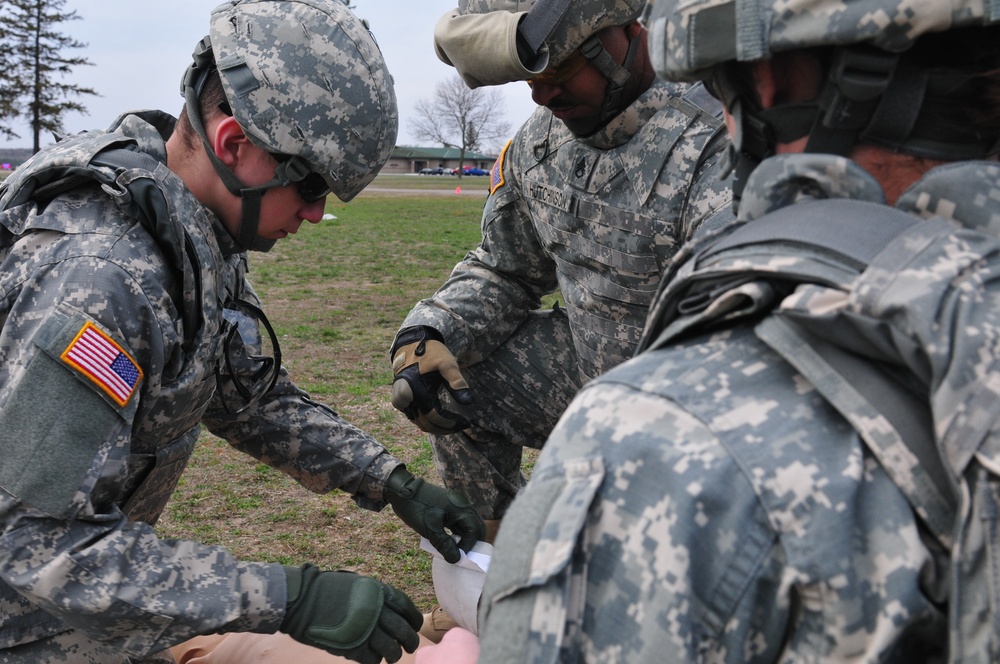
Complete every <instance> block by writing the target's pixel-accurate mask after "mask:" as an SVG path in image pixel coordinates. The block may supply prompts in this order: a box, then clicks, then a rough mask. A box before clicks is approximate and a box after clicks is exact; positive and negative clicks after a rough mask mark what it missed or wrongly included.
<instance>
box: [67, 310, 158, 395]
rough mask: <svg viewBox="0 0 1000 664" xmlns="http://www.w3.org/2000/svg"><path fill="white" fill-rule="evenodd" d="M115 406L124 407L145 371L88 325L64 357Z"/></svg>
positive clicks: (107, 337) (68, 348)
mask: <svg viewBox="0 0 1000 664" xmlns="http://www.w3.org/2000/svg"><path fill="white" fill-rule="evenodd" d="M60 358H61V359H62V361H63V362H65V363H66V364H68V365H70V366H71V367H73V368H74V369H76V370H77V371H79V372H80V373H82V374H83V375H84V376H86V377H87V379H88V380H90V381H91V382H92V383H94V384H95V385H97V386H98V387H99V388H101V390H103V391H104V393H105V394H107V395H108V396H109V397H111V398H112V399H113V400H114V402H115V403H117V404H118V405H119V406H124V405H125V404H127V403H128V402H129V399H131V398H132V395H133V394H135V389H136V387H137V386H138V385H139V381H141V380H142V369H140V368H139V365H137V364H136V363H135V360H133V359H132V357H131V356H130V355H129V354H128V353H126V352H125V351H124V350H123V349H122V347H121V346H119V345H118V344H117V343H116V342H115V340H114V339H112V338H111V337H109V336H108V335H106V334H104V333H103V332H101V331H100V330H99V329H97V327H95V326H94V324H93V323H90V322H87V323H85V324H84V326H83V328H82V329H81V330H80V332H79V333H78V334H77V335H76V337H75V338H74V339H73V341H72V342H71V343H70V345H69V346H67V347H66V350H64V351H63V353H62V355H61V356H60Z"/></svg>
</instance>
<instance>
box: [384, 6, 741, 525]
mask: <svg viewBox="0 0 1000 664" xmlns="http://www.w3.org/2000/svg"><path fill="white" fill-rule="evenodd" d="M547 4H552V3H550V2H549V3H546V2H543V3H539V4H538V5H536V6H537V7H544V6H545V5H547ZM642 5H643V3H642V2H641V1H640V0H629V1H627V2H617V3H608V2H605V1H604V0H570V1H569V2H568V3H567V7H566V11H565V13H564V14H563V15H562V18H561V20H560V21H559V22H557V23H555V24H552V25H550V26H548V28H549V29H548V30H543V31H542V32H540V33H539V34H540V37H539V38H538V40H537V43H534V44H532V43H531V42H530V41H528V42H526V41H525V38H524V36H523V35H522V34H521V32H519V29H520V28H519V27H518V26H521V27H524V26H528V25H535V26H536V27H537V26H538V25H539V21H537V20H535V19H534V18H533V17H532V14H530V13H527V12H528V10H529V8H531V7H532V3H531V2H523V1H522V2H508V1H505V0H462V1H461V2H459V6H458V8H457V9H456V10H454V11H452V12H449V13H448V14H446V15H445V16H444V17H443V18H442V19H441V20H440V22H439V23H438V26H437V28H436V31H435V45H436V48H437V51H438V55H439V57H441V59H442V60H444V61H445V62H448V63H449V64H452V65H454V66H455V67H456V68H457V69H458V71H459V73H460V75H461V76H462V77H463V79H464V80H465V81H466V82H467V83H468V84H469V85H470V86H472V87H476V86H478V85H495V84H500V83H506V82H509V81H513V80H525V79H527V81H528V84H529V85H530V86H531V94H532V98H533V99H534V101H535V102H536V103H537V104H538V105H539V106H540V107H541V108H539V109H538V110H536V112H535V113H534V114H533V115H532V116H531V117H530V118H529V119H528V121H527V122H526V123H525V124H524V125H523V126H522V127H521V128H520V129H519V130H518V131H517V132H516V134H515V135H514V138H513V140H511V141H510V142H509V143H508V144H507V145H506V147H504V148H503V150H502V152H501V154H500V156H499V159H498V160H497V162H496V164H495V165H494V167H493V171H492V182H491V186H490V193H489V197H488V199H487V201H486V205H485V209H484V211H483V216H482V230H483V239H482V243H481V244H480V245H479V246H478V247H477V248H476V249H474V250H472V251H471V252H469V254H468V255H467V256H466V257H465V259H464V260H463V261H462V262H461V263H459V264H458V265H457V266H456V267H455V269H454V271H453V272H452V274H451V277H450V278H449V279H448V280H447V282H445V284H444V285H443V286H441V288H440V289H438V291H437V292H436V293H435V294H434V295H433V296H431V297H429V298H428V299H425V300H422V301H421V302H419V303H418V304H417V305H416V306H415V307H414V308H413V310H412V311H411V312H410V313H409V315H408V316H407V317H406V319H405V320H404V321H403V323H402V326H401V329H400V331H399V333H398V335H397V337H396V339H395V341H394V343H393V346H392V349H391V352H390V356H391V357H392V361H393V370H394V373H395V375H396V380H395V382H394V386H393V403H394V404H395V405H396V407H397V408H399V409H400V410H402V411H403V412H404V413H406V414H407V416H408V417H409V418H410V419H411V420H414V421H415V423H416V424H417V425H418V426H420V428H422V429H423V430H424V431H427V432H429V433H431V434H432V436H431V441H432V443H433V447H434V455H435V463H436V467H437V469H438V471H439V473H440V474H441V476H442V478H443V479H444V481H445V484H446V485H447V486H449V487H450V488H452V489H455V490H457V491H459V492H461V493H463V494H464V495H467V496H468V497H469V498H470V500H471V501H472V502H473V503H474V504H475V505H476V506H477V508H478V509H479V510H480V513H481V515H482V516H483V517H484V518H485V519H486V520H487V528H488V530H489V531H490V532H492V531H493V530H494V529H495V527H496V526H497V524H498V523H499V522H498V520H499V519H500V518H501V517H502V516H503V514H504V512H505V511H506V509H507V507H508V506H509V504H510V502H511V500H512V499H513V497H514V496H515V495H516V494H517V492H518V491H519V490H520V488H521V487H522V485H523V481H524V480H523V477H522V475H521V472H520V466H521V456H522V449H523V447H525V446H527V447H533V448H540V447H541V446H542V443H543V442H544V441H545V439H546V437H547V436H548V434H549V432H550V430H551V428H552V426H553V425H554V424H555V422H556V420H557V419H558V417H559V416H560V414H561V413H562V412H563V410H564V409H565V407H566V405H567V404H568V403H569V401H570V400H571V399H572V397H573V395H574V394H575V393H576V391H577V390H578V389H579V387H580V385H582V384H583V382H585V381H586V380H588V379H589V378H592V377H594V376H596V375H598V374H600V373H602V372H604V371H606V370H608V369H610V368H611V367H613V366H615V365H616V364H618V363H619V362H622V361H623V360H625V359H627V358H629V357H631V355H632V354H633V352H634V350H635V347H636V344H637V343H638V341H639V336H640V333H641V330H642V324H643V321H644V319H645V316H646V312H647V309H648V307H649V304H650V302H651V300H652V296H653V294H654V292H655V289H656V286H657V284H658V282H659V279H660V275H661V273H662V271H663V270H664V269H665V267H666V265H667V263H668V262H669V261H670V259H671V257H672V256H673V255H674V253H675V252H676V251H677V249H678V247H679V246H680V245H681V244H682V243H683V242H684V241H685V240H686V239H687V238H688V237H690V236H691V235H692V233H693V232H694V231H695V229H696V228H698V227H699V226H700V225H702V224H705V223H709V224H715V223H718V224H723V223H725V222H726V221H728V220H730V219H731V211H730V200H731V197H730V192H729V189H728V187H727V185H725V184H724V183H723V182H722V178H721V177H720V174H719V173H720V161H721V159H720V158H721V156H722V155H723V153H724V150H723V148H724V147H725V145H726V140H725V132H724V129H723V127H722V123H721V121H720V118H719V117H718V115H719V110H720V109H719V107H718V104H717V103H716V102H715V100H713V99H711V98H710V97H709V96H708V95H707V94H706V93H705V91H704V89H703V88H702V87H701V86H695V87H694V88H690V87H688V86H686V85H679V84H673V83H666V82H664V81H661V80H657V79H655V76H654V73H653V71H652V69H651V67H650V64H649V58H648V54H647V51H646V48H645V40H646V36H645V30H644V29H643V28H642V27H641V26H640V25H639V23H638V22H637V21H636V19H637V17H638V15H639V13H640V11H641V9H642ZM542 25H544V22H543V23H542ZM536 32H538V31H537V30H536ZM505 56H506V57H507V60H504V57H505ZM653 146H659V149H656V150H654V149H652V147H653ZM556 290H558V291H559V292H560V293H561V295H562V298H563V300H564V301H565V307H556V308H553V309H552V310H540V309H539V307H540V300H541V298H542V297H543V296H544V295H546V294H548V293H552V292H554V291H556Z"/></svg>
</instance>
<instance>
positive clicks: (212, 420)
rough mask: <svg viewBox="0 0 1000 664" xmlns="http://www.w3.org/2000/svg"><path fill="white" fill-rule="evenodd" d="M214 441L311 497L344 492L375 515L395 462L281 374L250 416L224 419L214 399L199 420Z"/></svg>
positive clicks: (380, 505)
mask: <svg viewBox="0 0 1000 664" xmlns="http://www.w3.org/2000/svg"><path fill="white" fill-rule="evenodd" d="M203 421H204V423H205V425H206V426H207V427H208V429H209V430H210V431H211V432H212V433H213V434H215V435H217V436H219V437H220V438H223V439H225V440H227V441H229V443H230V444H231V445H232V446H233V447H235V448H236V449H238V450H240V451H241V452H245V453H246V454H249V455H251V456H253V457H254V458H256V459H259V460H260V461H261V462H262V463H266V464H267V465H269V466H272V467H274V468H277V469H278V470H280V471H282V472H284V473H286V474H287V475H289V476H290V477H292V478H294V479H295V481H297V482H298V483H299V484H301V485H302V486H304V487H306V488H307V489H309V490H310V491H315V492H316V493H326V492H329V491H333V490H334V489H340V490H342V491H346V492H347V493H350V494H352V495H353V496H354V501H355V502H356V503H357V504H358V505H360V506H361V507H364V508H365V509H370V510H374V511H378V510H380V509H382V508H383V507H384V506H385V502H384V501H383V499H382V489H383V487H384V485H385V480H387V479H388V477H389V474H390V473H392V471H393V469H395V468H396V466H398V465H399V464H400V461H399V460H398V459H396V458H395V457H394V456H392V455H391V454H389V452H388V451H386V449H385V448H384V447H383V446H382V444H381V443H379V442H378V441H377V440H375V439H374V438H372V436H370V435H369V434H367V433H365V432H364V431H362V430H361V429H358V428H357V427H355V426H353V425H351V424H349V423H348V422H345V421H344V420H343V419H341V418H340V416H338V415H337V413H336V412H334V411H333V410H332V409H331V408H329V407H328V406H326V405H324V404H321V403H318V402H316V401H313V400H312V399H311V398H310V396H309V395H308V394H306V393H305V392H303V391H302V390H300V389H299V388H298V387H296V386H295V384H294V383H292V381H291V380H290V379H289V377H288V374H287V372H286V371H285V370H284V369H282V370H281V375H280V376H279V379H278V382H277V384H276V385H275V386H274V388H273V389H272V390H271V391H270V392H268V393H267V395H266V396H265V397H264V398H262V399H261V401H260V402H259V403H257V404H255V405H254V406H253V407H252V408H251V409H250V410H248V411H247V412H245V413H241V414H239V415H235V416H234V415H229V414H227V413H226V411H225V410H224V409H223V408H222V406H221V404H220V403H219V401H218V399H217V398H216V399H214V400H213V407H212V408H211V409H210V410H209V412H208V413H207V414H206V416H205V418H204V420H203Z"/></svg>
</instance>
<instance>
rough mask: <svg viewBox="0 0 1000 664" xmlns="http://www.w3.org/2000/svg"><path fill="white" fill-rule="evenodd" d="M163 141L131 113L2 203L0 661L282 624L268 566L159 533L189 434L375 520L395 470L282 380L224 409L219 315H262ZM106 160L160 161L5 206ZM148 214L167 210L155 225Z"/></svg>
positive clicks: (121, 648) (58, 657)
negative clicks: (112, 152) (243, 307)
mask: <svg viewBox="0 0 1000 664" xmlns="http://www.w3.org/2000/svg"><path fill="white" fill-rule="evenodd" d="M147 120H148V121H150V122H153V123H155V124H156V127H155V128H154V126H153V125H151V124H149V123H148V122H147ZM172 127H173V118H169V117H168V116H165V115H163V114H158V113H147V114H144V115H143V116H142V117H140V116H138V115H128V116H124V118H123V119H122V120H121V121H120V124H117V126H116V127H115V128H113V130H112V131H111V132H110V133H104V132H92V133H89V134H85V135H81V136H79V137H76V138H73V139H69V140H66V141H64V142H62V143H59V144H56V145H55V146H53V147H52V148H50V149H48V150H46V151H43V152H41V153H39V154H38V155H36V157H34V158H33V160H32V161H30V162H28V163H27V164H25V165H24V166H22V167H21V169H19V171H18V172H17V173H15V174H14V175H13V176H11V178H10V180H9V181H8V187H7V189H6V191H5V192H4V196H3V198H2V199H0V207H2V208H3V212H2V213H0V323H2V328H0V348H2V351H0V357H2V360H3V361H2V362H0V430H2V431H3V445H2V447H3V457H4V461H3V464H2V466H0V524H2V532H0V661H18V662H24V661H31V662H36V661H74V662H79V661H99V662H116V661H121V662H124V661H134V659H130V658H138V657H141V656H143V655H145V654H147V653H150V652H155V651H158V650H162V649H163V648H166V647H168V646H171V645H173V644H175V643H178V642H180V641H183V640H185V639H188V638H190V637H192V636H195V635H197V634H206V633H212V632H218V631H261V632H273V631H275V630H277V629H278V627H279V625H280V624H281V621H282V618H283V615H284V607H285V603H286V598H285V574H284V571H283V569H282V567H281V566H280V565H276V564H264V563H253V562H244V561H240V560H237V559H235V558H234V557H233V556H231V555H230V554H229V553H227V552H226V551H225V550H223V549H221V548H218V547H212V546H203V545H200V544H197V543H194V542H188V541H170V542H168V541H164V540H160V539H158V538H157V536H156V534H155V533H154V531H153V528H152V526H153V524H155V522H156V520H157V518H158V516H159V514H160V512H161V511H162V510H163V507H164V504H165V503H166V501H167V499H168V498H169V496H170V493H171V491H172V490H173V488H174V486H175V484H176V482H177V479H178V477H179V475H180V473H181V472H182V471H183V469H184V466H185V464H186V462H187V460H188V457H189V455H190V454H191V451H192V448H193V447H194V444H195V441H196V439H197V436H198V433H199V425H200V424H201V423H202V422H204V423H205V425H206V426H207V427H208V429H209V430H210V431H211V432H212V433H214V434H216V435H218V436H220V437H222V438H224V439H226V440H228V441H229V442H230V443H231V444H232V445H233V446H234V447H236V448H237V449H239V450H241V451H243V452H246V453H248V454H250V455H252V456H254V457H256V458H257V459H259V460H261V461H263V462H265V463H267V464H269V465H271V466H274V467H276V468H279V469H281V470H282V471H284V472H286V473H288V474H289V475H291V476H292V477H294V478H295V479H296V480H297V481H299V482H300V483H301V484H303V485H304V486H305V487H307V488H308V489H310V490H312V491H316V492H327V491H332V490H333V489H337V488H340V489H343V490H345V491H348V492H350V493H352V494H356V498H355V500H357V501H358V502H359V503H360V504H362V505H363V506H366V507H369V508H372V509H378V508H380V507H381V506H382V486H383V481H384V479H385V478H386V477H388V475H389V474H390V472H391V471H392V470H393V469H394V468H395V467H396V466H397V465H398V461H396V460H395V459H394V458H393V457H391V456H390V455H389V454H388V453H387V452H386V451H385V449H383V448H382V446H381V445H379V444H378V443H377V442H376V441H375V440H373V439H371V438H370V437H369V436H368V435H366V434H365V433H363V432H362V431H359V430H358V429H356V428H354V427H353V426H351V425H349V424H347V423H346V422H344V421H343V420H341V419H340V418H339V417H338V416H337V415H336V413H334V412H333V411H331V410H330V409H328V408H326V407H325V406H323V405H321V404H318V403H316V402H314V401H312V400H311V399H310V398H309V396H308V395H307V394H305V393H304V392H302V391H301V390H299V389H298V388H296V387H295V385H294V384H293V383H292V382H291V381H290V380H289V378H288V376H287V375H286V373H285V372H284V370H283V369H282V370H281V372H280V376H279V379H278V382H277V384H276V386H275V387H274V389H273V390H271V391H270V392H269V393H268V394H267V395H266V396H264V397H263V398H262V399H260V400H259V401H258V402H256V403H255V404H254V405H253V406H251V407H250V408H249V409H248V410H246V411H245V412H243V413H241V414H239V415H229V414H227V411H225V410H224V409H223V408H221V407H220V402H219V399H218V396H217V395H216V384H217V383H216V376H215V369H216V367H217V366H219V363H220V361H221V360H222V354H223V336H224V334H226V333H227V332H228V330H229V328H228V327H227V326H226V325H225V324H224V311H226V315H231V312H229V311H228V310H227V309H224V308H225V307H227V305H228V303H229V302H231V301H232V299H233V298H243V299H245V300H247V301H249V302H251V303H256V302H257V300H256V296H255V295H254V293H253V291H252V289H251V287H250V285H249V284H248V283H247V281H246V280H245V278H244V272H245V270H246V256H245V254H243V253H239V252H238V251H237V250H236V248H235V246H234V245H233V243H232V240H231V238H230V237H229V235H228V233H227V232H226V231H225V230H224V229H223V228H222V226H221V224H220V222H219V220H218V219H217V218H216V217H215V216H214V215H213V214H212V213H211V212H210V211H209V210H208V209H207V208H205V207H204V206H202V205H201V204H200V203H199V202H198V201H197V200H196V199H195V198H194V196H193V195H192V194H191V193H190V191H188V190H187V189H186V187H185V186H184V185H183V183H182V182H181V180H180V179H179V178H177V177H176V176H175V175H173V174H172V172H171V171H170V170H168V169H167V167H166V149H165V145H164V136H166V135H167V134H168V133H169V131H171V130H172ZM158 129H159V131H158ZM160 132H162V136H161V133H160ZM108 146H110V147H124V148H130V149H133V150H135V151H138V152H141V153H143V154H145V155H148V156H149V157H150V160H151V162H152V164H154V166H153V167H152V168H150V169H145V170H144V169H135V168H133V169H126V170H125V171H124V172H123V173H122V174H121V175H120V177H119V179H118V183H117V184H114V183H113V184H110V185H106V186H105V187H104V189H103V190H102V188H101V187H99V186H98V185H97V184H96V183H93V184H89V185H84V186H79V187H77V188H75V189H73V190H71V191H69V192H67V193H64V194H62V195H60V196H57V197H56V198H54V199H52V200H51V201H50V202H48V203H47V204H46V205H39V206H36V205H35V204H34V203H32V202H30V201H28V202H24V201H23V200H19V198H18V197H19V196H20V195H21V194H24V193H25V192H28V191H30V188H29V187H28V183H29V182H30V179H31V178H33V177H35V178H37V179H38V182H39V184H44V183H45V181H46V178H47V177H48V176H47V175H46V173H47V170H46V169H49V168H55V169H59V170H60V172H61V173H66V172H72V171H73V170H74V169H85V167H86V164H87V163H88V161H89V160H90V158H91V157H92V156H93V155H94V154H95V153H97V152H98V151H99V150H101V149H102V148H105V147H108ZM114 175H115V174H114V173H112V174H111V176H112V178H113V177H114ZM143 179H144V180H146V181H147V183H148V185H149V186H148V190H147V191H149V192H150V195H149V196H148V197H144V196H143V197H139V196H133V194H132V193H130V190H128V189H126V186H125V185H127V184H128V183H129V182H131V181H133V180H143ZM155 200H159V201H160V205H161V207H160V208H159V211H160V212H161V213H162V214H160V215H153V216H149V215H148V212H149V209H150V208H154V209H155V208H156V206H155V204H154V203H151V201H155ZM144 213H145V214H144ZM86 330H90V331H91V333H92V334H97V335H99V336H100V337H101V338H102V339H104V342H103V345H104V346H105V348H106V349H110V350H112V351H113V352H114V353H117V354H118V358H117V360H115V362H116V366H117V368H118V369H119V373H120V374H121V375H122V376H123V379H122V380H124V381H126V382H125V386H124V387H122V388H121V391H118V392H116V391H113V390H111V389H109V387H108V385H109V384H110V383H111V382H112V381H111V379H108V378H107V377H104V378H102V377H101V376H97V377H92V376H90V375H88V373H87V372H86V371H85V370H84V369H82V368H80V367H79V363H77V364H74V362H73V361H72V357H71V355H70V353H69V351H70V349H73V348H78V347H79V346H78V335H79V334H80V333H82V332H84V331H86ZM246 336H247V339H248V340H249V341H251V342H252V339H253V336H252V335H246ZM241 338H242V337H241V336H240V335H237V336H236V337H235V338H234V340H233V344H234V347H236V346H238V345H239V341H240V339H241ZM242 356H243V355H242V354H239V353H235V359H236V360H237V365H236V367H235V368H234V370H235V371H240V365H239V364H238V360H239V359H240V357H242ZM88 366H91V368H93V365H88ZM94 370H95V371H96V369H94ZM119 387H120V386H119ZM231 389H232V384H231V379H229V377H228V375H227V377H226V378H224V382H223V390H226V391H227V393H228V392H229V391H231ZM70 630H72V631H70ZM90 639H95V640H99V641H101V642H102V643H95V642H94V641H91V640H90Z"/></svg>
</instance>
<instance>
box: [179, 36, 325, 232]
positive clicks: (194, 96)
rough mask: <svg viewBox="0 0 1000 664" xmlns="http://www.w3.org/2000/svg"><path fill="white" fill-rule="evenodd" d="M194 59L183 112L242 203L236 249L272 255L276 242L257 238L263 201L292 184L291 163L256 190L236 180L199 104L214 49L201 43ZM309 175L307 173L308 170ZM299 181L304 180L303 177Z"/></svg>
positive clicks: (187, 77)
mask: <svg viewBox="0 0 1000 664" xmlns="http://www.w3.org/2000/svg"><path fill="white" fill-rule="evenodd" d="M193 57H194V63H193V64H192V65H191V66H190V67H189V68H188V70H187V72H186V73H185V75H184V80H183V81H182V82H181V93H182V94H183V95H184V108H185V110H186V111H187V115H188V120H189V121H190V122H191V127H192V128H193V129H194V131H195V133H196V134H198V137H199V138H200V139H201V142H202V145H203V146H204V148H205V154H207V155H208V158H209V160H210V161H211V163H212V167H213V168H214V169H215V172H216V173H218V175H219V178H220V179H221V180H222V183H223V184H224V185H225V186H226V189H228V190H229V193H231V194H233V195H234V196H238V197H239V198H240V200H241V203H242V208H241V215H240V224H239V228H238V229H237V233H236V237H235V238H234V240H235V242H236V244H237V246H238V247H239V248H240V249H241V250H243V251H270V249H271V247H273V246H274V243H275V240H267V239H264V238H262V237H260V236H258V235H257V229H258V228H259V226H260V209H261V199H262V198H263V196H264V194H265V193H267V190H268V189H273V188H275V187H284V186H287V185H288V184H291V182H293V180H290V179H289V178H288V176H287V174H288V172H289V170H290V169H289V168H288V167H289V164H290V163H292V162H288V163H284V164H279V165H278V167H277V168H275V177H274V178H272V179H271V180H270V181H269V182H266V183H264V184H262V185H259V186H257V187H248V186H246V185H245V184H243V182H241V181H240V179H239V178H237V177H236V174H235V173H233V172H232V170H230V169H229V167H227V166H226V165H225V164H224V163H222V160H221V159H219V157H218V156H217V155H216V154H215V150H214V149H212V145H211V143H209V141H208V135H207V133H206V132H205V123H204V121H203V119H202V117H201V106H200V104H199V98H200V96H201V92H202V90H203V88H204V84H205V80H206V79H207V77H208V73H209V72H210V71H211V69H212V67H214V62H213V59H212V45H211V42H210V41H209V38H208V37H205V38H204V39H202V40H201V42H200V43H199V44H198V47H197V48H196V49H195V52H194V55H193ZM306 173H308V170H307V171H306ZM298 179H301V177H300V178H298Z"/></svg>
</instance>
